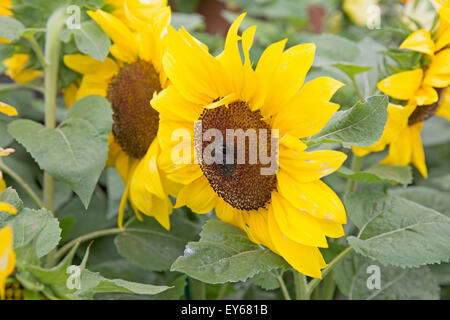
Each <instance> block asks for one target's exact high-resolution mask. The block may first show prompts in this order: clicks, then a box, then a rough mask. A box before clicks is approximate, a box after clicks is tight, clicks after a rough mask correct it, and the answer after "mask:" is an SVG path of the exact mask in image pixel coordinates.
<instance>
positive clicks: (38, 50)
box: [24, 34, 47, 68]
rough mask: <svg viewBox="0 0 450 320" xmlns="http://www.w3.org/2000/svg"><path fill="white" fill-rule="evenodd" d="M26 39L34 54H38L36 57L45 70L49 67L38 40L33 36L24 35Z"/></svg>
mask: <svg viewBox="0 0 450 320" xmlns="http://www.w3.org/2000/svg"><path fill="white" fill-rule="evenodd" d="M24 38H25V39H27V40H28V41H29V42H30V44H31V47H32V48H33V50H34V52H35V53H36V56H37V58H38V60H39V62H40V63H41V65H42V67H43V68H45V67H46V66H47V61H45V58H44V54H43V53H42V50H41V47H39V44H38V43H37V41H36V39H35V38H34V35H33V34H28V35H26V34H25V35H24Z"/></svg>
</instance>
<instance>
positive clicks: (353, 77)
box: [351, 76, 364, 100]
mask: <svg viewBox="0 0 450 320" xmlns="http://www.w3.org/2000/svg"><path fill="white" fill-rule="evenodd" d="M351 79H352V84H353V86H354V87H355V91H356V94H357V95H358V97H359V99H360V100H364V96H363V94H362V93H361V91H360V90H359V87H358V84H357V83H356V78H355V76H352V77H351Z"/></svg>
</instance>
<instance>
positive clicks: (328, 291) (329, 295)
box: [321, 277, 336, 300]
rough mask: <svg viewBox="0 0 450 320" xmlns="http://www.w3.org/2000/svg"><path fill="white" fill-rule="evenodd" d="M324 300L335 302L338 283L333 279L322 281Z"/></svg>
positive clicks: (328, 278)
mask: <svg viewBox="0 0 450 320" xmlns="http://www.w3.org/2000/svg"><path fill="white" fill-rule="evenodd" d="M321 286H323V289H322V291H323V292H322V299H323V300H333V297H334V292H335V290H336V281H334V279H333V278H332V277H327V278H325V279H324V280H323V281H322V285H321Z"/></svg>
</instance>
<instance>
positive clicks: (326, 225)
mask: <svg viewBox="0 0 450 320" xmlns="http://www.w3.org/2000/svg"><path fill="white" fill-rule="evenodd" d="M317 221H318V222H319V224H320V227H321V228H322V230H323V232H324V233H325V235H326V236H327V237H330V238H340V237H342V236H344V228H343V227H342V224H340V223H336V222H334V221H329V220H322V219H320V220H319V219H318V220H317Z"/></svg>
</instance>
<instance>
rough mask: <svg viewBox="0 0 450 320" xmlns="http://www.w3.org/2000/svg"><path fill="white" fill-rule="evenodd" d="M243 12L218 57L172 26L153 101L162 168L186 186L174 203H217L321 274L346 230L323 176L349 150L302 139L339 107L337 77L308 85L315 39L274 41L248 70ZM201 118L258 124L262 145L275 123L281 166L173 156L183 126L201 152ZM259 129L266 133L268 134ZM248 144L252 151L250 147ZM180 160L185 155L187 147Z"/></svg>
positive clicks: (251, 233)
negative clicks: (317, 146)
mask: <svg viewBox="0 0 450 320" xmlns="http://www.w3.org/2000/svg"><path fill="white" fill-rule="evenodd" d="M244 16H245V14H242V15H241V16H240V17H239V18H237V19H236V21H235V22H234V23H233V24H232V26H231V27H230V29H229V31H228V35H227V37H226V42H225V50H224V51H223V52H222V53H221V54H220V55H219V56H217V57H213V56H211V55H210V54H209V53H208V51H207V48H206V46H204V45H203V44H201V43H199V42H198V41H197V40H196V39H194V38H193V37H192V36H191V35H190V34H189V33H188V32H187V31H186V30H185V29H181V30H179V31H176V30H174V29H173V28H171V27H169V29H168V35H167V41H168V48H167V50H166V53H165V55H164V58H163V65H164V70H165V71H166V73H167V75H168V78H169V79H170V82H171V84H170V85H169V86H168V88H167V89H165V90H163V91H161V92H160V93H158V94H157V95H156V96H155V97H154V98H153V99H152V106H153V107H154V108H155V109H156V110H158V112H159V113H160V125H159V131H158V139H159V141H160V144H161V147H162V150H163V151H162V154H161V158H162V160H161V166H162V168H163V169H164V170H165V171H166V172H167V177H168V178H169V179H172V180H174V181H175V182H178V183H181V184H183V185H184V186H183V188H182V189H181V190H180V191H179V193H178V196H177V202H176V207H181V206H184V205H187V206H188V207H189V208H191V209H192V210H193V211H194V212H197V213H207V212H209V211H211V210H212V209H215V212H216V214H217V216H218V217H219V218H220V219H222V220H223V221H225V222H228V223H231V224H233V225H235V226H237V227H238V228H241V229H243V230H245V232H246V233H247V235H248V237H249V239H250V240H251V241H253V242H255V243H257V244H261V245H264V246H266V247H268V248H270V249H271V250H272V251H273V252H275V253H277V254H279V255H281V256H282V257H284V258H285V259H286V261H288V262H289V263H290V264H291V265H292V266H293V267H294V268H295V269H296V270H298V271H300V272H302V273H303V274H305V275H308V276H311V277H316V278H320V277H321V271H320V270H321V269H322V268H324V267H325V266H326V263H325V261H324V259H323V257H322V255H321V253H320V251H319V249H318V247H324V248H325V247H327V240H326V236H329V237H341V236H343V235H344V232H343V228H342V224H344V223H346V214H345V209H344V207H343V205H342V203H341V201H340V199H339V198H338V196H337V195H336V194H335V193H334V192H333V191H332V190H331V189H330V188H329V187H328V186H327V185H326V184H325V183H323V182H322V181H321V180H320V178H321V177H323V176H325V175H328V174H330V173H332V172H333V171H335V170H336V169H337V168H339V167H340V166H341V164H342V163H343V161H344V160H345V158H346V155H345V154H343V153H341V152H337V151H327V150H324V151H313V152H307V151H306V145H305V144H304V143H303V142H301V140H300V138H303V137H308V136H311V135H313V134H315V133H318V132H319V131H320V130H321V128H322V127H323V126H324V125H325V124H326V123H327V122H328V120H329V119H330V117H331V116H332V115H333V114H334V113H335V112H336V111H337V110H338V108H339V105H337V104H334V103H331V102H329V99H330V98H331V97H332V95H333V94H334V93H335V92H336V91H337V90H338V89H339V88H340V87H342V86H343V84H342V83H340V82H338V81H336V80H334V79H331V78H328V77H321V78H316V79H314V80H311V81H309V82H307V83H305V84H304V80H305V76H306V74H307V72H308V70H309V68H310V67H311V64H312V62H313V59H314V54H315V46H314V44H301V45H297V46H294V47H292V48H290V49H288V50H286V51H284V47H285V44H286V40H283V41H280V42H277V43H274V44H272V45H270V46H269V47H268V48H267V49H266V50H265V51H264V53H263V54H262V56H261V58H260V60H259V63H258V65H257V67H256V69H253V67H252V63H251V61H250V58H249V50H250V48H251V45H252V41H253V36H254V33H255V29H256V28H255V26H253V27H250V28H249V29H247V30H245V31H244V32H243V33H242V35H241V36H239V35H238V28H239V25H240V24H241V22H242V20H243V18H244ZM239 41H240V43H241V44H242V49H243V51H242V52H243V57H244V61H242V60H241V55H240V49H239ZM283 51H284V52H283ZM199 123H200V124H201V128H202V133H205V132H207V130H209V129H217V130H219V131H220V132H222V133H224V132H225V131H226V130H227V129H235V130H239V129H242V130H244V131H246V130H248V129H254V130H255V131H257V132H258V138H259V140H257V141H259V142H257V144H258V148H259V150H261V148H264V146H263V145H265V146H266V147H267V145H269V146H270V147H268V148H267V149H268V150H272V143H274V142H273V141H276V140H273V139H272V138H273V137H272V132H274V134H275V135H276V133H275V132H276V131H272V129H278V130H279V131H278V135H279V140H278V141H279V148H278V150H277V152H278V154H279V161H277V166H278V164H279V170H277V172H276V173H274V172H272V173H271V174H262V169H267V168H268V167H267V165H266V164H264V163H263V161H262V160H261V159H260V160H258V161H257V162H256V163H254V164H251V163H250V162H249V161H248V162H247V163H244V164H240V163H239V162H237V161H236V155H234V162H233V164H218V163H213V164H208V162H206V161H203V162H202V161H198V163H189V162H190V161H175V160H172V152H174V150H175V148H176V146H177V144H178V143H179V142H178V141H172V135H173V134H174V133H175V132H176V131H175V130H177V129H181V130H182V132H185V133H189V136H190V140H188V142H189V143H188V148H187V149H189V148H190V149H191V150H194V153H195V154H196V156H195V157H194V158H197V159H198V154H199V151H198V149H197V148H196V147H195V143H194V142H195V141H194V140H195V139H194V124H197V125H198V124H199ZM261 129H266V130H265V131H264V132H269V133H268V134H266V136H264V135H263V134H262V131H260V130H261ZM261 141H262V142H261ZM233 143H234V142H233ZM233 143H231V144H224V145H223V146H222V147H223V150H224V153H223V154H222V155H223V156H225V154H226V152H227V151H226V150H228V149H229V148H230V147H231V146H232V148H233V149H234V145H233ZM265 143H267V144H265ZM204 147H205V146H204V145H201V148H204ZM220 148H221V146H219V149H220ZM245 148H246V149H245V154H246V157H247V158H249V157H250V150H249V145H246V146H245ZM200 152H201V151H200ZM277 152H275V153H277ZM229 154H231V156H232V157H233V153H229ZM272 154H273V153H271V155H272ZM185 158H186V160H191V159H189V158H192V153H191V156H190V157H189V156H186V157H185ZM227 158H228V155H227Z"/></svg>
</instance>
